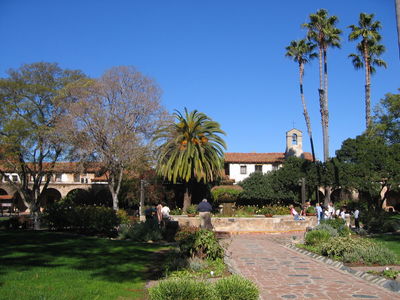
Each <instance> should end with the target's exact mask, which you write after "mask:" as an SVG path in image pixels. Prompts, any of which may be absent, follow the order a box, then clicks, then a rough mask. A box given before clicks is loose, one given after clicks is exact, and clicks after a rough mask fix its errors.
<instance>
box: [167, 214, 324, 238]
mask: <svg viewBox="0 0 400 300" xmlns="http://www.w3.org/2000/svg"><path fill="white" fill-rule="evenodd" d="M172 218H173V219H174V220H176V221H178V222H179V225H180V226H196V227H198V226H200V219H199V217H198V216H196V217H187V216H172ZM211 223H212V225H213V226H214V230H215V231H220V232H230V233H233V234H235V233H237V234H240V233H251V232H259V233H284V232H290V231H305V230H306V228H307V227H313V226H315V225H316V224H317V218H316V217H305V220H303V221H294V220H293V217H292V216H290V215H289V216H274V217H272V218H266V217H264V216H255V217H253V218H235V217H232V218H218V217H213V218H212V219H211Z"/></svg>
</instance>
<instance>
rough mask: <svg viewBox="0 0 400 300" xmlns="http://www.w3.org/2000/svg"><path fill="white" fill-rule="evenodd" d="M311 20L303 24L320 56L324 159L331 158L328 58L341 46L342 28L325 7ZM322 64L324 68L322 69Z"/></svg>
mask: <svg viewBox="0 0 400 300" xmlns="http://www.w3.org/2000/svg"><path fill="white" fill-rule="evenodd" d="M309 17H310V22H309V23H305V24H303V25H302V26H303V27H304V28H306V29H307V38H308V39H309V40H310V41H313V42H315V43H316V44H317V46H318V50H319V51H318V57H319V90H318V91H319V104H320V111H321V121H322V135H323V148H324V161H327V160H328V159H329V112H328V58H327V51H328V48H329V47H338V48H339V47H340V34H341V32H342V31H341V30H340V29H338V28H336V27H335V26H336V23H337V22H338V18H337V17H336V16H328V11H327V10H325V9H320V10H318V11H317V12H316V13H315V14H311V15H310V16H309ZM322 65H323V66H324V70H323V71H322Z"/></svg>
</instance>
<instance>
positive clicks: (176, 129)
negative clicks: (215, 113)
mask: <svg viewBox="0 0 400 300" xmlns="http://www.w3.org/2000/svg"><path fill="white" fill-rule="evenodd" d="M174 116H175V118H176V123H171V124H169V125H167V126H166V127H164V128H162V129H160V130H159V131H158V134H157V136H156V138H155V139H156V140H162V141H164V144H162V145H161V147H160V148H159V150H158V166H157V172H158V174H159V175H161V176H163V177H165V178H166V179H168V180H169V181H171V182H173V183H176V182H178V181H183V182H186V183H188V182H189V181H191V180H197V181H198V182H200V181H204V182H211V181H214V180H215V179H217V178H218V177H219V171H220V170H221V169H222V167H223V164H222V158H223V156H224V153H223V149H225V148H226V145H225V142H224V140H223V139H222V138H221V137H220V134H225V132H224V131H223V130H221V128H220V125H219V124H218V123H217V122H214V121H212V120H211V119H210V118H209V117H208V116H207V115H205V114H204V113H201V112H198V111H197V110H194V111H192V112H189V111H188V110H187V109H186V108H185V112H184V114H182V113H180V112H179V111H175V113H174Z"/></svg>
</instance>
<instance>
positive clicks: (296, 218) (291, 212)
mask: <svg viewBox="0 0 400 300" xmlns="http://www.w3.org/2000/svg"><path fill="white" fill-rule="evenodd" d="M289 208H290V214H291V215H292V216H293V219H294V220H295V221H299V220H304V218H303V217H300V216H299V213H298V212H297V211H296V210H295V209H294V206H293V205H290V206H289Z"/></svg>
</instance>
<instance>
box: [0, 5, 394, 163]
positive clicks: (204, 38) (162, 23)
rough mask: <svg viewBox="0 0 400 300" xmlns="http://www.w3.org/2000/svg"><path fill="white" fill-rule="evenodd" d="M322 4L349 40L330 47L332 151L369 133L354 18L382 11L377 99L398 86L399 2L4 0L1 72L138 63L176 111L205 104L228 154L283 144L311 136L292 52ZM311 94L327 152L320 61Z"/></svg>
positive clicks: (310, 73) (314, 66)
mask: <svg viewBox="0 0 400 300" xmlns="http://www.w3.org/2000/svg"><path fill="white" fill-rule="evenodd" d="M319 8H325V9H327V10H328V11H329V13H330V14H331V15H336V16H338V17H339V23H338V27H339V28H341V29H342V30H343V31H344V33H343V34H342V48H341V49H338V50H337V49H333V50H331V49H330V50H329V51H328V69H329V111H330V139H331V142H330V154H331V156H333V155H334V151H335V150H336V149H338V148H340V146H341V143H342V141H343V140H345V139H346V138H349V137H355V136H356V135H359V134H361V133H362V131H363V130H364V126H365V115H364V73H363V71H362V70H359V71H355V70H354V68H353V66H352V65H351V62H350V60H349V59H348V58H347V56H348V54H349V53H351V52H354V48H355V43H351V42H348V40H347V36H348V33H349V29H347V26H348V25H350V24H356V23H357V21H358V15H359V13H360V12H366V13H374V14H375V15H376V19H378V20H380V21H381V23H382V25H383V29H382V31H381V34H382V36H383V40H382V43H383V44H384V45H385V46H386V52H385V54H384V55H383V56H382V58H383V59H384V60H385V61H386V62H387V63H388V68H387V69H378V72H377V73H376V74H375V75H374V76H373V78H372V95H371V96H372V104H373V105H375V104H376V103H378V102H379V100H380V99H381V98H382V97H384V95H385V94H386V93H388V92H391V93H396V92H397V89H398V88H400V82H399V79H400V61H399V50H398V46H397V32H396V22H395V9H394V1H393V0H352V1H348V0H335V1H331V0H330V1H325V0H307V1H298V0H287V1H265V0H247V1H244V0H243V1H239V0H219V1H217V0H214V1H211V0H202V1H199V0H198V1H194V0H179V1H178V0H169V1H166V0H158V1H155V0H146V1H144V0H142V1H138V0H137V1H134V0H132V1H128V0H127V1H122V0H113V1H111V0H107V1H106V0H86V1H80V0H79V1H77V0H58V1H54V0H53V1H52V0H49V1H41V0H35V1H29V0H25V1H23V0H0V36H1V44H2V46H1V47H0V58H1V59H0V76H2V77H3V76H6V70H7V69H9V68H18V67H19V66H20V65H21V64H24V63H32V62H37V61H46V62H58V63H59V64H60V65H61V67H64V68H70V69H81V70H82V71H83V72H85V73H86V74H88V75H89V76H92V77H97V76H100V75H101V74H102V72H104V71H105V70H106V69H108V68H110V67H112V66H117V65H134V66H136V67H137V68H138V69H139V70H140V71H142V72H143V73H144V74H146V75H148V76H150V77H152V78H154V79H155V80H156V81H157V82H158V84H159V85H160V87H161V88H162V90H163V99H162V100H163V104H164V106H165V107H166V108H167V109H168V111H170V112H173V110H174V109H178V110H183V108H184V107H187V108H188V109H190V110H193V109H197V110H199V111H202V112H204V113H206V114H208V115H209V116H210V117H212V118H213V119H214V120H216V121H218V122H219V123H220V124H221V127H222V129H223V130H225V131H226V133H227V136H226V138H225V140H226V142H227V145H228V151H229V152H283V151H284V150H285V132H286V131H287V130H290V129H291V128H292V127H293V125H294V127H296V128H298V129H300V130H302V131H303V133H304V150H305V151H310V146H309V142H308V136H307V131H306V126H305V122H304V118H303V115H302V107H301V102H300V96H299V93H298V67H297V64H295V63H294V62H292V61H290V60H289V59H287V58H285V57H284V54H285V47H286V46H287V45H288V44H289V43H290V41H291V40H294V39H300V38H303V37H304V36H305V30H304V29H302V28H301V26H300V25H301V24H302V23H304V22H307V21H308V15H309V14H310V13H314V12H316V11H317V10H318V9H319ZM304 88H305V95H306V101H307V105H308V108H309V111H310V115H311V122H312V127H313V134H314V140H315V147H316V153H317V157H318V158H319V159H322V130H321V125H320V124H321V122H320V114H319V105H318V94H317V88H318V61H317V60H315V61H313V62H312V63H311V65H308V66H307V67H306V75H305V82H304Z"/></svg>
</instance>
